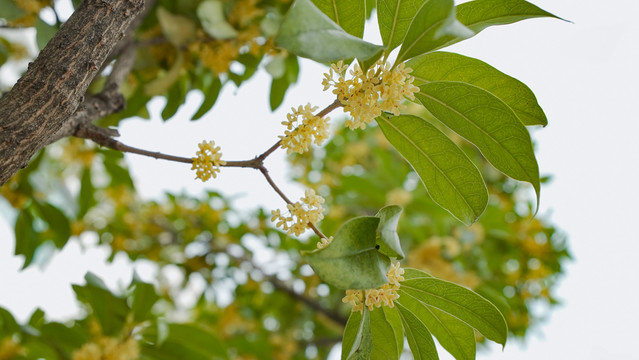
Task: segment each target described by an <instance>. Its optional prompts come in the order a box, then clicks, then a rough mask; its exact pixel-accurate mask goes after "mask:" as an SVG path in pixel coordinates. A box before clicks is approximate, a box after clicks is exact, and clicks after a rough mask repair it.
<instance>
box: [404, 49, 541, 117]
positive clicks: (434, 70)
mask: <svg viewBox="0 0 639 360" xmlns="http://www.w3.org/2000/svg"><path fill="white" fill-rule="evenodd" d="M406 65H407V66H408V67H410V68H411V69H413V72H412V73H411V75H412V76H414V77H415V85H421V84H424V83H428V82H431V81H460V82H465V83H468V84H471V85H475V86H477V87H479V88H482V89H484V90H486V91H488V92H489V93H491V94H493V95H495V96H496V97H498V98H499V99H500V100H501V101H503V102H504V103H505V104H506V105H508V106H510V108H511V109H513V111H514V112H515V115H517V117H518V118H519V120H521V122H522V123H523V124H524V125H543V126H546V125H547V124H548V120H547V119H546V115H545V114H544V111H543V110H542V109H541V106H539V104H538V103H537V98H536V97H535V94H533V92H532V91H531V90H530V88H528V86H526V85H525V84H524V83H522V82H521V81H519V80H517V79H515V78H513V77H510V76H508V75H506V74H504V73H502V72H501V71H499V70H497V69H495V68H494V67H492V66H490V65H488V64H486V63H485V62H483V61H481V60H477V59H473V58H471V57H467V56H463V55H459V54H455V53H448V52H433V53H429V54H425V55H422V56H419V57H416V58H414V59H411V60H409V61H408V62H407V63H406Z"/></svg>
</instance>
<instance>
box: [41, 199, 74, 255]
mask: <svg viewBox="0 0 639 360" xmlns="http://www.w3.org/2000/svg"><path fill="white" fill-rule="evenodd" d="M34 205H35V208H36V209H37V212H38V214H39V215H40V217H41V218H42V220H44V221H45V222H46V223H47V224H48V225H49V229H50V230H51V236H52V240H53V243H54V244H55V246H56V247H57V248H58V249H62V248H63V247H64V245H66V243H67V241H69V238H70V237H71V223H70V222H69V219H68V218H67V216H66V215H65V214H64V213H63V212H62V211H61V210H60V209H58V208H57V207H55V206H53V205H51V204H49V203H44V204H40V203H38V202H34Z"/></svg>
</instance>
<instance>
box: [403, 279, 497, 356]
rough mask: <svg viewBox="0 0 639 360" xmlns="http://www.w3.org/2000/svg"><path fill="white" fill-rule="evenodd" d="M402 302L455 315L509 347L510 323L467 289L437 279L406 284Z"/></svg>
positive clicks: (490, 304)
mask: <svg viewBox="0 0 639 360" xmlns="http://www.w3.org/2000/svg"><path fill="white" fill-rule="evenodd" d="M398 293H399V296H400V299H401V298H402V297H404V296H412V297H414V298H415V299H417V300H419V301H421V302H423V303H424V304H427V305H428V306H431V307H434V308H437V309H439V310H441V311H443V312H446V313H448V314H449V315H452V316H454V317H456V318H458V319H459V320H461V321H463V322H464V323H466V324H468V325H469V326H471V327H473V328H474V329H475V330H477V331H479V332H480V333H481V334H482V335H484V336H485V337H486V338H488V339H490V340H493V341H495V342H497V343H499V344H502V345H505V344H506V337H507V335H508V327H507V325H506V320H505V319H504V317H503V315H502V314H501V312H499V310H498V309H497V308H496V307H495V305H493V304H492V303H491V302H490V301H488V300H486V299H484V298H483V297H481V296H479V295H478V294H477V293H475V292H473V291H471V290H468V289H466V288H465V287H463V286H460V285H457V284H453V283H451V282H448V281H445V280H441V279H436V278H416V279H410V280H404V281H403V282H402V283H401V289H400V290H399V292H398Z"/></svg>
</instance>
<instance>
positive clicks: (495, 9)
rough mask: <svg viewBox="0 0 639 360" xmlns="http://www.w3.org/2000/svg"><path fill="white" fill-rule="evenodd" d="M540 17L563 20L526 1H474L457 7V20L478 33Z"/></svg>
mask: <svg viewBox="0 0 639 360" xmlns="http://www.w3.org/2000/svg"><path fill="white" fill-rule="evenodd" d="M540 17H552V18H555V19H560V20H562V19H561V18H559V17H557V16H555V15H553V14H551V13H549V12H547V11H545V10H542V9H540V8H539V7H537V6H536V5H533V4H531V3H529V2H527V1H524V0H474V1H469V2H466V3H463V4H460V5H459V6H458V7H457V18H458V19H459V21H460V22H461V23H462V24H464V25H466V27H468V28H470V29H471V30H473V31H475V32H476V33H478V32H480V31H482V30H484V29H485V28H487V27H489V26H494V25H506V24H512V23H515V22H518V21H522V20H526V19H534V18H540Z"/></svg>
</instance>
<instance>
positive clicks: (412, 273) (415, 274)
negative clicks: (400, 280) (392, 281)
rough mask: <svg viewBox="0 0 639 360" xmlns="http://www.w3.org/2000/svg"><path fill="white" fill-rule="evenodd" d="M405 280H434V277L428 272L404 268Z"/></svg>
mask: <svg viewBox="0 0 639 360" xmlns="http://www.w3.org/2000/svg"><path fill="white" fill-rule="evenodd" d="M403 277H404V280H409V279H418V278H432V277H433V276H432V275H431V274H429V273H427V272H424V271H421V270H418V269H414V268H404V275H403Z"/></svg>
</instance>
